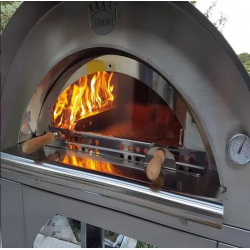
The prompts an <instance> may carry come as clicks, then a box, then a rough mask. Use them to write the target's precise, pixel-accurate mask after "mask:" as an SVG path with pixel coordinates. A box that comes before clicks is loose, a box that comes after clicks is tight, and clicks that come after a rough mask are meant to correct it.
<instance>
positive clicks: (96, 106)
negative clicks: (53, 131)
mask: <svg viewBox="0 0 250 250" xmlns="http://www.w3.org/2000/svg"><path fill="white" fill-rule="evenodd" d="M112 76H113V73H110V74H108V73H107V72H105V71H103V72H98V73H96V74H94V75H93V76H92V78H91V80H90V81H89V79H88V76H84V77H82V78H80V79H78V80H77V81H76V82H74V83H73V84H71V85H70V86H69V87H67V88H66V89H65V90H64V91H63V92H62V93H61V95H60V96H59V98H58V99H57V101H56V103H55V104H54V107H53V118H54V127H59V128H64V129H74V127H75V124H76V122H77V121H78V120H80V119H83V118H84V117H87V116H91V115H92V114H93V113H95V114H96V113H98V112H99V111H100V110H101V109H103V108H106V107H112V104H113V101H114V99H115V97H114V95H113V94H112V92H113V90H114V86H111V85H110V82H111V79H112Z"/></svg>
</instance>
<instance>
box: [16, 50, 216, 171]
mask: <svg viewBox="0 0 250 250" xmlns="http://www.w3.org/2000/svg"><path fill="white" fill-rule="evenodd" d="M102 49H103V48H99V47H98V48H89V49H88V50H87V52H86V54H88V55H91V56H89V57H86V55H85V57H84V58H83V57H81V56H79V57H77V59H76V60H74V61H73V62H71V64H69V65H68V67H67V68H66V69H65V70H64V71H63V72H62V73H61V74H60V76H59V77H58V78H57V79H56V80H55V81H54V83H52V84H51V86H50V89H49V90H48V93H47V95H46V97H45V101H44V102H43V103H42V105H41V106H42V107H41V112H40V113H39V118H38V117H37V119H35V121H36V123H35V124H33V128H30V131H28V133H30V134H28V135H27V133H26V134H24V136H23V135H22V130H21V129H20V134H19V141H18V142H19V143H20V142H23V141H25V140H27V139H29V138H31V135H32V134H34V133H35V132H36V135H41V134H43V133H44V132H45V131H48V128H49V126H46V125H45V126H43V128H42V129H40V127H39V125H40V124H41V122H40V121H39V120H41V119H40V118H42V117H43V111H44V110H45V106H46V102H47V100H48V99H49V96H52V95H51V92H52V91H53V90H55V89H56V87H57V86H58V89H57V90H56V93H57V94H56V95H55V96H54V97H53V98H52V100H53V101H52V100H50V105H47V106H46V107H47V108H50V107H51V106H53V104H54V102H55V101H56V99H57V97H58V96H59V93H61V91H62V90H63V89H64V88H63V87H62V86H61V85H62V84H58V82H60V80H61V79H62V78H63V77H65V75H66V77H68V80H69V79H70V77H71V76H72V75H73V74H74V73H75V71H77V69H79V65H81V66H84V65H86V64H87V63H88V62H89V61H91V60H95V59H98V58H103V57H107V56H112V57H117V58H126V59H127V60H130V61H134V62H135V63H136V64H138V65H141V66H142V68H144V69H147V70H148V71H149V72H154V74H155V75H157V77H158V78H159V79H160V81H162V82H165V83H166V84H167V85H168V86H169V87H170V88H171V89H172V90H173V91H174V92H175V93H176V95H178V96H179V97H180V100H181V101H182V102H183V103H184V107H185V109H186V111H187V114H189V117H190V118H191V119H193V120H194V121H195V126H196V128H197V131H198V133H199V136H200V138H201V142H202V143H203V146H204V148H205V149H204V151H205V152H206V154H207V158H208V163H209V164H208V165H209V168H210V169H212V170H215V171H217V167H216V164H215V160H214V157H213V153H212V150H211V147H210V144H209V142H208V139H207V137H206V134H205V132H204V130H203V128H202V126H201V123H200V121H199V120H198V117H197V116H196V115H195V113H194V111H193V110H192V108H191V107H190V106H189V104H188V102H187V101H185V99H184V98H183V97H182V95H181V94H180V93H179V92H178V91H177V90H176V89H175V88H174V86H173V84H172V83H170V81H169V80H166V78H164V77H163V76H162V75H161V74H159V73H158V71H157V70H155V69H154V68H153V67H152V66H150V65H149V64H148V63H144V61H142V60H141V59H139V58H137V57H136V56H134V55H131V54H129V53H127V52H123V51H120V50H116V49H111V48H107V49H106V48H105V50H104V51H102ZM101 51H102V55H101V56H100V53H101ZM83 52H84V50H83V51H79V52H76V53H75V54H79V53H83ZM91 52H94V53H91ZM103 52H105V53H103ZM98 55H99V57H98ZM107 71H108V70H107ZM122 73H124V72H122ZM126 73H128V72H126V71H125V74H126ZM135 78H137V79H140V76H139V75H138V76H136V77H135ZM144 78H145V77H144ZM141 80H142V82H144V83H145V80H144V79H143V78H142V79H140V81H141ZM41 82H42V81H41ZM41 82H40V84H41ZM69 83H70V81H69V82H68V84H69ZM71 83H72V81H71ZM40 84H39V85H40ZM65 84H66V83H65V82H64V86H65ZM39 85H38V87H39ZM149 85H150V84H149ZM38 87H37V88H38ZM156 92H157V91H156ZM158 92H159V91H158ZM157 94H158V93H157ZM33 97H34V94H33ZM33 97H32V98H33ZM30 103H31V102H30ZM29 106H30V105H29ZM29 106H28V108H27V110H26V112H25V115H27V113H28V112H27V111H28V110H29V109H30V108H32V107H29ZM49 106H50V107H49ZM25 115H24V116H23V123H27V119H26V118H25ZM47 117H48V113H47ZM177 118H178V117H177ZM49 120H50V119H49ZM39 122H40V124H39ZM38 124H39V125H38ZM181 124H182V125H183V122H182V123H181ZM22 125H23V124H22ZM28 125H29V126H30V124H28ZM184 127H185V125H184Z"/></svg>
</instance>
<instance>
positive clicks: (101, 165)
mask: <svg viewBox="0 0 250 250" xmlns="http://www.w3.org/2000/svg"><path fill="white" fill-rule="evenodd" d="M63 163H65V164H69V165H73V166H77V167H82V168H85V169H90V170H95V171H99V172H102V173H108V174H115V175H118V176H122V174H121V173H120V171H119V170H118V169H115V168H114V167H113V166H112V164H110V163H107V162H100V161H96V160H92V159H87V158H80V157H76V156H74V155H71V156H67V155H66V156H65V157H64V160H63Z"/></svg>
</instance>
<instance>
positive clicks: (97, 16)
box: [90, 2, 117, 35]
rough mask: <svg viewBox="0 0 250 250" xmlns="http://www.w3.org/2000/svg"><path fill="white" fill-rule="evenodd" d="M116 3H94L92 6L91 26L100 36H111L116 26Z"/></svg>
mask: <svg viewBox="0 0 250 250" xmlns="http://www.w3.org/2000/svg"><path fill="white" fill-rule="evenodd" d="M116 6H117V3H116V2H94V3H92V4H91V5H90V25H91V28H92V30H93V31H94V32H95V33H96V34H98V35H107V34H109V33H110V32H111V31H112V30H113V29H114V27H115V25H116Z"/></svg>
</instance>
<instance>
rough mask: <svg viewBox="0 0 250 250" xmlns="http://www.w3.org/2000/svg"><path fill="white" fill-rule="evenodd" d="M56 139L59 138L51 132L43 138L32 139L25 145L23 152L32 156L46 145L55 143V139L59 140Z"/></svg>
mask: <svg viewBox="0 0 250 250" xmlns="http://www.w3.org/2000/svg"><path fill="white" fill-rule="evenodd" d="M55 133H57V132H55ZM56 137H57V135H56V134H54V133H52V132H49V133H47V134H45V135H43V136H39V137H36V138H32V139H30V140H28V141H26V142H24V143H23V145H22V151H23V153H24V154H31V153H33V152H35V151H36V150H38V149H40V148H42V147H44V146H45V145H46V144H50V143H53V142H54V141H55V139H57V138H56Z"/></svg>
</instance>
